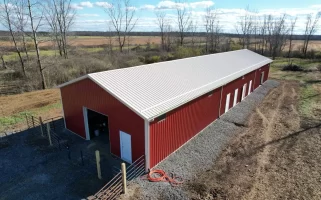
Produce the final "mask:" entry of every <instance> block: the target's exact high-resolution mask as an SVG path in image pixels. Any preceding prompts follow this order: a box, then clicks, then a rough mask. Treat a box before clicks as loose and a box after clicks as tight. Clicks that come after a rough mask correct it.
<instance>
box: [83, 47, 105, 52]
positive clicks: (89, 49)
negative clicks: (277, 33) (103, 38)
mask: <svg viewBox="0 0 321 200" xmlns="http://www.w3.org/2000/svg"><path fill="white" fill-rule="evenodd" d="M80 49H81V50H83V51H86V52H88V53H96V52H101V51H104V48H102V47H93V48H80Z"/></svg>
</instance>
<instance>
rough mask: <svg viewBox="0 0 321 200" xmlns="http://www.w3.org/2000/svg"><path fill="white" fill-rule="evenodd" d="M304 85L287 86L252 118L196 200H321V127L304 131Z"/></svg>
mask: <svg viewBox="0 0 321 200" xmlns="http://www.w3.org/2000/svg"><path fill="white" fill-rule="evenodd" d="M298 90H299V87H298V84H297V83H296V82H282V83H281V85H280V86H279V87H278V88H275V89H273V90H272V91H271V92H270V93H269V94H268V95H267V96H266V98H265V99H264V101H263V102H262V103H261V104H260V105H259V106H258V108H257V109H256V111H255V112H254V113H253V114H252V115H251V117H250V119H249V122H248V125H247V126H246V127H245V128H244V131H243V132H242V133H241V134H239V135H238V136H237V137H236V138H234V139H233V140H232V141H231V142H230V144H229V145H228V147H227V149H226V150H224V152H223V153H222V154H221V155H220V157H219V159H218V161H217V164H216V165H215V166H213V168H212V169H211V170H210V171H207V172H204V173H202V174H200V175H199V178H198V179H197V180H195V182H194V183H191V185H194V186H195V185H201V186H202V187H204V189H203V190H199V189H197V188H195V187H194V188H193V187H189V188H190V191H189V192H190V195H191V198H193V199H244V200H254V199H255V200H260V199H262V200H263V199H321V175H320V172H321V154H320V153H319V152H320V150H321V136H320V135H321V134H320V133H321V124H314V125H312V126H311V127H304V128H302V127H301V126H300V124H301V123H302V121H301V120H302V119H300V116H299V112H298V111H297V105H298V94H297V91H298Z"/></svg>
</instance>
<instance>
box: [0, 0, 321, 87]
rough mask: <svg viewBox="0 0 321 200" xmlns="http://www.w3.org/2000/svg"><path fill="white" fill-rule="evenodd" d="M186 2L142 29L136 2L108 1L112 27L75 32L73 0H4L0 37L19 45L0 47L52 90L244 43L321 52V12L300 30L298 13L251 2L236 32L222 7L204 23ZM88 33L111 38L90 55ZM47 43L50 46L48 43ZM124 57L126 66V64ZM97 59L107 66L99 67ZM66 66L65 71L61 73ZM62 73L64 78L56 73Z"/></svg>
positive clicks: (1, 54)
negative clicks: (84, 40) (84, 77)
mask: <svg viewBox="0 0 321 200" xmlns="http://www.w3.org/2000/svg"><path fill="white" fill-rule="evenodd" d="M184 2H185V1H184V0H176V1H175V3H176V4H175V5H176V7H175V8H174V9H173V10H172V12H173V13H175V15H176V18H170V16H169V11H168V10H162V9H158V10H156V11H155V17H156V20H155V23H156V24H157V26H158V28H159V32H154V33H153V32H134V30H135V28H136V25H137V22H138V21H139V20H142V19H139V18H138V14H139V12H140V10H136V9H133V6H132V3H133V2H131V1H130V0H112V1H110V2H108V5H109V6H108V7H106V6H105V7H102V9H103V10H104V11H105V13H106V14H107V15H106V16H107V18H106V21H108V22H109V23H108V22H106V32H86V31H84V32H72V31H71V30H72V26H73V24H74V22H75V17H76V16H77V13H76V10H75V9H73V8H72V6H71V5H72V0H44V1H40V0H2V2H1V4H0V5H1V7H0V20H1V23H2V25H3V27H5V28H6V30H4V31H3V32H1V33H0V34H1V37H0V39H1V40H4V41H5V40H7V41H9V42H10V44H11V46H6V45H1V47H0V58H1V64H2V68H4V69H13V70H14V71H15V72H16V75H15V78H17V76H18V78H19V79H26V80H28V81H26V82H29V84H31V83H30V82H35V80H34V79H36V80H37V79H40V80H41V81H40V83H33V84H34V85H35V86H32V87H31V88H34V89H45V88H47V87H52V86H53V85H55V84H60V83H61V82H64V81H67V80H69V79H70V78H75V77H76V76H79V75H81V74H83V73H89V72H93V71H99V70H108V69H111V68H119V67H126V66H133V65H139V64H144V63H152V62H159V61H164V60H172V59H177V58H183V57H188V56H197V55H202V54H209V53H216V52H224V51H230V50H237V49H242V48H248V49H251V50H253V51H255V52H258V53H260V54H262V55H266V56H269V57H271V58H272V59H275V58H276V57H280V56H284V57H288V58H291V57H301V58H316V57H318V56H320V57H321V55H319V54H318V53H317V52H316V51H315V50H313V49H309V45H310V44H311V41H312V40H315V39H318V37H319V36H315V35H314V34H315V33H316V31H317V29H318V28H320V23H319V22H320V16H321V13H318V14H315V15H312V14H309V15H307V16H306V23H305V31H304V35H296V34H295V33H297V30H296V28H297V17H293V16H290V15H287V14H282V15H281V16H275V15H263V16H262V15H257V12H256V11H253V10H251V9H250V7H247V8H246V9H245V12H244V15H243V16H241V17H240V18H239V20H238V21H236V22H234V23H235V34H229V33H224V32H223V30H224V24H223V23H222V22H221V20H222V19H220V15H219V11H218V9H215V8H214V7H207V8H206V9H205V10H204V12H205V13H206V14H205V15H204V16H203V18H202V20H201V21H196V20H195V19H194V18H192V17H191V14H190V12H191V10H189V9H188V8H186V7H184V6H181V5H183V4H184ZM200 24H201V25H200ZM200 27H202V28H200ZM82 35H90V36H96V35H102V36H103V37H104V38H103V39H102V40H104V41H106V42H105V43H104V44H103V45H100V46H98V45H97V48H98V47H99V48H103V49H102V51H100V53H99V55H98V54H97V53H98V50H97V52H90V51H91V50H90V49H88V50H87V52H86V53H84V51H83V49H81V50H80V49H79V48H75V45H71V38H72V37H77V36H82ZM138 35H149V36H153V35H157V36H160V40H159V43H157V44H155V43H154V42H149V41H148V42H146V44H144V45H140V44H139V45H137V44H136V42H135V41H134V40H135V39H134V36H138ZM298 39H301V40H303V44H302V46H299V47H298V46H296V49H294V40H298ZM44 43H46V45H42V44H44ZM49 44H50V45H49ZM92 47H94V44H93V45H92ZM47 50H50V51H52V52H53V53H52V54H53V55H54V56H52V57H54V58H48V56H43V55H44V54H43V53H42V52H46V51H47ZM125 50H127V51H125ZM92 51H94V50H92ZM12 52H15V54H17V59H16V60H6V56H7V55H9V54H10V55H11V54H12ZM79 55H82V56H88V58H89V57H90V58H89V59H85V60H83V61H82V63H81V65H85V66H86V67H85V69H80V68H81V67H80V68H77V69H75V68H74V67H72V69H70V68H68V67H66V66H70V65H73V66H74V65H75V64H78V63H79V62H80V61H79V60H81V59H80V58H79ZM115 55H116V57H115ZM68 60H69V61H68ZM89 62H92V63H95V64H92V63H89ZM124 62H125V63H126V64H120V63H124ZM289 62H290V61H289ZM70 63H72V64H70ZM97 63H100V64H99V66H102V67H97ZM57 65H60V66H57ZM18 66H19V68H20V69H19V68H18ZM55 66H56V67H55ZM92 66H94V68H91V67H92ZM58 69H59V70H64V72H57V70H58ZM79 70H80V71H79ZM58 74H60V75H59V77H58V78H54V77H53V76H58ZM70 74H72V75H70ZM36 76H38V77H36ZM11 78H12V77H11Z"/></svg>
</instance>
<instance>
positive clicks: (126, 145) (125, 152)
mask: <svg viewBox="0 0 321 200" xmlns="http://www.w3.org/2000/svg"><path fill="white" fill-rule="evenodd" d="M119 134H120V154H121V159H123V160H125V161H127V162H129V163H132V141H131V135H129V134H127V133H125V132H122V131H119Z"/></svg>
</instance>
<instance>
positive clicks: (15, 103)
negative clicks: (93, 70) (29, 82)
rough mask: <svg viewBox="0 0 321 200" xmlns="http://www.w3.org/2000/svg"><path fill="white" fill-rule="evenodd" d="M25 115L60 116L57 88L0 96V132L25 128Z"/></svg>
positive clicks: (46, 117)
mask: <svg viewBox="0 0 321 200" xmlns="http://www.w3.org/2000/svg"><path fill="white" fill-rule="evenodd" d="M25 115H34V116H41V117H42V118H43V119H48V118H53V117H57V116H62V112H61V102H60V93H59V90H58V89H48V90H41V91H34V92H27V93H24V94H18V95H9V96H0V132H2V131H11V130H20V129H23V128H25V127H26V122H25Z"/></svg>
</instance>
